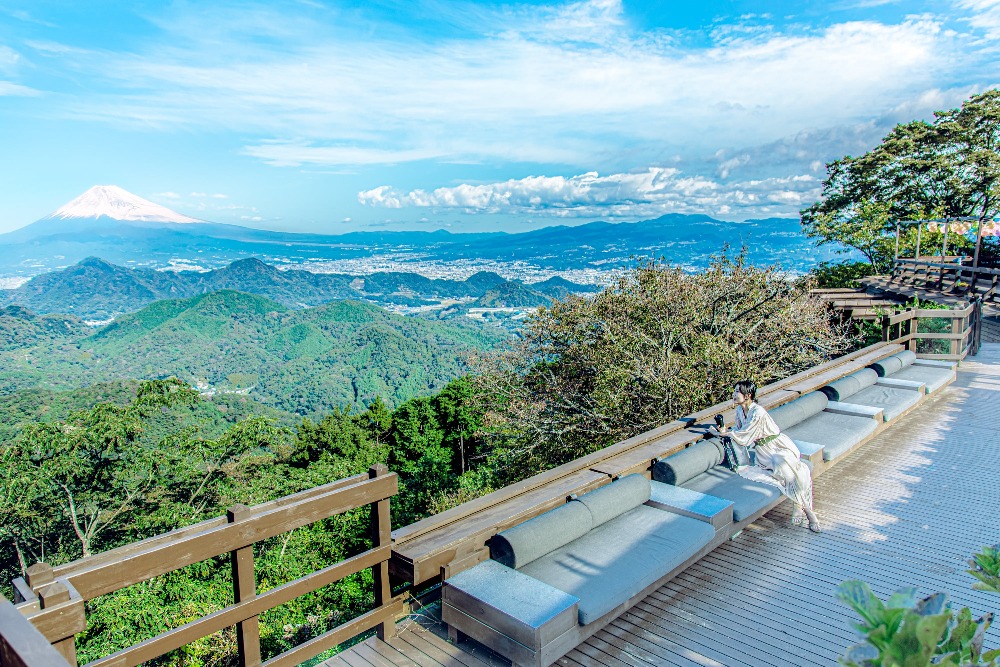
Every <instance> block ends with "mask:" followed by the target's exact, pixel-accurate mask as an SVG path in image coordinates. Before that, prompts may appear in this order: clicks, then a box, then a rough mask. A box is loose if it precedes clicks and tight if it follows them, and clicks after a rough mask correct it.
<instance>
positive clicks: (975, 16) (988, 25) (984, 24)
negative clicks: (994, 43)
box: [955, 0, 1000, 39]
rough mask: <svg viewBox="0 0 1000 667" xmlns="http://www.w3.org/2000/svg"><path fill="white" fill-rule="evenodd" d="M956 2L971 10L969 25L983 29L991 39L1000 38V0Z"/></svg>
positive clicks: (958, 5) (964, 0)
mask: <svg viewBox="0 0 1000 667" xmlns="http://www.w3.org/2000/svg"><path fill="white" fill-rule="evenodd" d="M955 4H956V6H957V7H959V8H960V9H964V10H967V11H969V12H970V15H969V17H968V22H969V25H971V26H972V27H974V28H978V29H980V30H982V31H983V32H984V33H985V34H986V36H987V37H988V38H989V39H998V38H1000V0H958V2H956V3H955Z"/></svg>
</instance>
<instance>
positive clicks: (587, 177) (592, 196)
mask: <svg viewBox="0 0 1000 667" xmlns="http://www.w3.org/2000/svg"><path fill="white" fill-rule="evenodd" d="M818 194H819V182H818V181H817V179H816V178H814V177H813V176H810V175H800V176H791V177H785V178H768V179H762V180H751V181H742V182H736V183H726V184H724V183H720V182H719V181H717V180H713V179H709V178H705V177H701V176H685V175H684V174H682V173H681V172H680V170H678V169H674V168H664V167H650V168H649V169H647V170H645V171H642V172H637V173H627V174H609V175H607V176H600V175H599V174H598V173H597V172H588V173H585V174H580V175H578V176H572V177H569V178H566V177H562V176H532V177H528V178H522V179H517V180H513V179H512V180H508V181H504V182H502V183H487V184H481V185H468V184H462V185H458V186H455V187H446V188H437V189H436V190H433V191H431V192H427V191H424V190H412V191H410V192H405V193H404V192H399V191H397V190H395V189H393V188H392V187H390V186H388V185H383V186H380V187H377V188H373V189H371V190H367V191H365V192H360V193H358V201H359V202H360V203H361V204H364V205H367V206H376V207H384V208H390V209H399V208H404V207H409V206H413V207H423V208H433V209H460V210H462V211H463V212H466V213H532V214H535V213H541V214H547V215H553V216H557V217H588V218H590V217H601V218H605V219H616V218H627V219H637V218H647V217H653V216H657V215H662V214H664V213H671V212H676V213H707V214H709V215H718V216H722V217H733V216H736V217H741V218H749V217H766V216H769V215H777V214H783V213H786V212H787V211H788V210H789V209H792V210H797V209H798V208H799V207H801V206H803V205H805V204H807V203H809V202H812V201H814V200H815V199H816V197H817V195H818Z"/></svg>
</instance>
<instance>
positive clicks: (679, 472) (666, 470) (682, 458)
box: [653, 438, 724, 486]
mask: <svg viewBox="0 0 1000 667" xmlns="http://www.w3.org/2000/svg"><path fill="white" fill-rule="evenodd" d="M723 458H724V453H723V451H722V442H721V441H720V440H719V439H718V438H709V439H708V440H700V441H698V442H696V443H694V444H693V445H691V446H690V447H688V448H687V449H684V450H681V451H679V452H677V453H676V454H674V455H672V456H668V457H667V458H665V459H663V460H662V461H657V462H656V465H654V466H653V479H654V480H656V481H657V482H663V483H664V484H674V485H677V486H680V485H681V484H683V483H684V482H686V481H688V480H689V479H691V478H692V477H697V476H698V475H700V474H701V473H703V472H705V471H706V470H708V469H710V468H712V467H714V466H717V465H719V464H720V463H722V459H723Z"/></svg>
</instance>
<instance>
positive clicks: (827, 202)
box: [801, 90, 1000, 272]
mask: <svg viewBox="0 0 1000 667" xmlns="http://www.w3.org/2000/svg"><path fill="white" fill-rule="evenodd" d="M934 116H935V118H934V121H933V122H930V123H928V122H925V121H913V122H910V123H904V124H900V125H897V126H896V127H895V128H894V129H893V130H892V131H891V132H890V133H889V134H888V135H886V137H885V138H884V139H883V140H882V142H881V143H880V144H879V145H878V146H876V147H875V148H873V149H872V150H870V151H868V152H867V153H865V154H864V155H861V156H859V157H852V156H846V157H844V158H841V159H839V160H834V161H833V162H830V163H829V164H827V166H826V170H827V178H826V179H825V180H824V181H823V191H822V194H821V197H820V199H819V201H817V202H816V203H814V204H813V205H812V206H810V207H809V208H806V209H804V210H803V211H802V212H801V219H802V226H803V228H804V229H805V232H806V234H808V235H809V236H812V237H815V238H817V239H818V242H819V243H820V244H824V243H836V244H839V245H842V246H845V247H846V248H850V249H854V250H857V251H859V252H861V253H862V254H863V255H864V256H865V258H866V259H867V260H868V261H869V262H870V263H871V265H872V266H873V267H874V268H875V270H876V271H878V272H885V271H887V270H888V268H889V267H890V265H891V262H892V259H893V254H894V251H895V238H894V232H895V223H896V221H900V220H918V219H926V218H929V217H935V218H936V217H969V216H972V217H977V218H979V219H980V220H985V219H988V218H992V217H993V216H995V215H996V214H997V212H998V210H1000V208H998V204H1000V198H998V192H1000V191H998V187H1000V180H998V179H1000V154H998V153H997V147H998V145H1000V91H998V90H989V91H987V92H985V93H981V94H979V95H974V96H973V97H971V98H970V99H968V100H966V101H965V102H964V103H963V104H962V106H961V107H960V108H958V109H952V110H948V111H939V112H936V113H935V114H934ZM904 230H905V233H904V234H902V235H901V238H900V249H901V253H903V254H905V253H907V252H912V250H913V248H914V246H915V243H916V233H915V230H913V229H912V228H909V229H906V228H904ZM949 239H950V244H951V247H954V248H969V247H971V243H970V241H969V240H968V239H965V238H964V237H963V236H961V235H957V234H955V235H949ZM922 241H924V242H925V243H926V245H925V246H924V248H934V247H940V245H941V238H940V236H937V237H936V238H935V237H934V236H933V235H931V236H929V237H928V236H925V237H924V239H922Z"/></svg>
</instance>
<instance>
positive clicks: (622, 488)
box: [577, 473, 649, 526]
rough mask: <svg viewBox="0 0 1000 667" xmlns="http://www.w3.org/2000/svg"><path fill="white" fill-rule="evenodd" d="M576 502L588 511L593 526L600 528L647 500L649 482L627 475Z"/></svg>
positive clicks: (643, 478)
mask: <svg viewBox="0 0 1000 667" xmlns="http://www.w3.org/2000/svg"><path fill="white" fill-rule="evenodd" d="M577 500H578V501H579V502H580V503H582V504H583V505H584V506H585V507H586V508H587V509H589V510H590V516H591V518H592V519H593V526H600V525H601V524H602V523H605V522H607V521H610V520H611V519H614V518H615V517H616V516H618V515H619V514H624V513H625V512H627V511H629V510H630V509H632V508H633V507H638V506H639V505H641V504H643V503H644V502H646V501H647V500H649V480H648V479H646V478H645V476H643V475H640V474H638V473H636V474H634V475H628V476H626V477H622V478H621V479H619V480H616V481H614V482H611V483H610V484H608V485H607V486H602V487H601V488H599V489H597V490H596V491H591V492H590V493H587V494H584V495H582V496H580V497H579V498H578V499H577Z"/></svg>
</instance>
